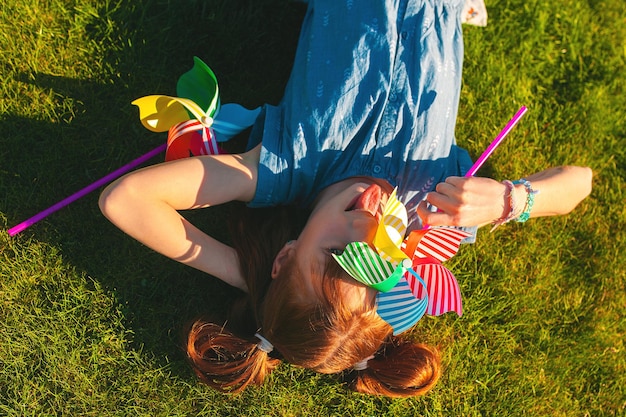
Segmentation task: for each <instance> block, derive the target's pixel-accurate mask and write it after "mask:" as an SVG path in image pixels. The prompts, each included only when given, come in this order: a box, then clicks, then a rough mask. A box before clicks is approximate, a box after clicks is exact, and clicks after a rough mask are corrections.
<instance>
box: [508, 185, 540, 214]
mask: <svg viewBox="0 0 626 417" xmlns="http://www.w3.org/2000/svg"><path fill="white" fill-rule="evenodd" d="M513 184H515V185H517V184H522V185H524V188H525V189H526V204H525V205H524V210H523V211H522V213H521V214H520V215H519V216H517V218H516V219H515V221H516V222H519V223H524V222H525V221H526V220H528V219H529V218H530V211H531V210H532V209H533V204H535V194H538V193H539V190H533V187H532V185H531V184H530V181H528V180H526V179H524V178H522V179H520V180H516V181H513Z"/></svg>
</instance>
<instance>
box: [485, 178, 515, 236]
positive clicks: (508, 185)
mask: <svg viewBox="0 0 626 417" xmlns="http://www.w3.org/2000/svg"><path fill="white" fill-rule="evenodd" d="M502 184H504V185H505V186H506V193H505V194H504V198H505V200H508V202H509V213H508V214H507V215H506V216H502V217H500V218H499V219H498V220H496V221H494V222H493V223H491V224H493V227H492V228H491V230H490V231H491V232H493V231H494V230H496V228H497V227H498V226H500V225H502V224H504V223H508V222H510V221H511V220H513V219H514V218H515V212H516V209H515V195H514V194H513V187H514V186H513V183H512V182H511V181H509V180H504V181H502Z"/></svg>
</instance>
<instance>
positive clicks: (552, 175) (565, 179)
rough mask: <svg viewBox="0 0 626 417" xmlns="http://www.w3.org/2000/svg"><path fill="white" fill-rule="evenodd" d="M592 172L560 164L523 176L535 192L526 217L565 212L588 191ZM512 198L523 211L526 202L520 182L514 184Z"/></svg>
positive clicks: (583, 168) (572, 208) (573, 206)
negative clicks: (513, 197) (531, 205)
mask: <svg viewBox="0 0 626 417" xmlns="http://www.w3.org/2000/svg"><path fill="white" fill-rule="evenodd" d="M592 177H593V172H592V170H591V169H590V168H588V167H579V166H562V167H556V168H549V169H546V170H545V171H541V172H538V173H536V174H533V175H530V176H528V177H525V178H526V179H527V180H528V181H530V183H531V186H532V189H533V190H537V191H539V192H538V193H537V194H535V196H534V204H533V207H532V210H531V212H530V217H543V216H554V215H561V214H567V213H569V212H571V211H572V210H574V208H575V207H576V206H577V205H578V204H579V203H580V202H581V201H582V200H583V199H584V198H585V197H587V196H588V195H589V193H590V192H591V183H592ZM515 201H516V202H517V205H518V206H519V207H520V210H523V208H522V207H523V206H524V205H525V202H526V201H527V192H526V190H525V187H524V185H522V184H517V185H516V186H515Z"/></svg>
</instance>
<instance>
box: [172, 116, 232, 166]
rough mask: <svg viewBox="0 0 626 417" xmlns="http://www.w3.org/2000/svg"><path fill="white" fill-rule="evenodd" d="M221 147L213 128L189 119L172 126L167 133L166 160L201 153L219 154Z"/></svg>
mask: <svg viewBox="0 0 626 417" xmlns="http://www.w3.org/2000/svg"><path fill="white" fill-rule="evenodd" d="M220 153H221V152H220V149H219V147H218V145H217V141H216V140H215V134H214V132H213V129H211V128H210V127H206V126H204V125H203V124H202V123H200V122H199V121H197V120H187V121H185V122H182V123H178V124H177V125H174V126H172V127H171V128H170V130H169V131H168V134H167V150H166V152H165V160H166V161H173V160H175V159H181V158H187V157H190V156H199V155H218V154H220Z"/></svg>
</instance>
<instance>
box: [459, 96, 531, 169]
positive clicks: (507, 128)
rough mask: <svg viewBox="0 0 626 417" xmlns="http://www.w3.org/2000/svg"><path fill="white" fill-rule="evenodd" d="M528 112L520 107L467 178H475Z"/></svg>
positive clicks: (524, 107) (473, 166) (523, 107)
mask: <svg viewBox="0 0 626 417" xmlns="http://www.w3.org/2000/svg"><path fill="white" fill-rule="evenodd" d="M527 110H528V109H527V108H526V106H522V107H520V109H519V110H518V111H517V113H515V116H513V118H512V119H511V120H509V123H507V125H506V126H505V127H504V129H502V130H501V131H500V133H498V136H496V138H495V139H494V140H493V142H491V144H490V145H489V146H488V147H487V149H485V152H483V154H482V155H480V158H478V160H477V161H476V162H475V163H474V165H472V167H471V168H470V169H469V171H467V173H466V174H465V176H466V177H473V176H474V175H475V174H476V172H477V171H478V170H479V169H480V167H482V166H483V164H484V163H485V161H486V160H487V158H489V157H490V156H491V154H492V153H493V151H495V150H496V148H497V147H498V145H500V143H501V142H502V141H503V140H504V138H505V137H506V135H508V134H509V132H510V131H511V130H512V129H513V127H515V125H516V124H517V122H519V120H520V119H521V118H522V116H523V115H524V113H526V111H527Z"/></svg>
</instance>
